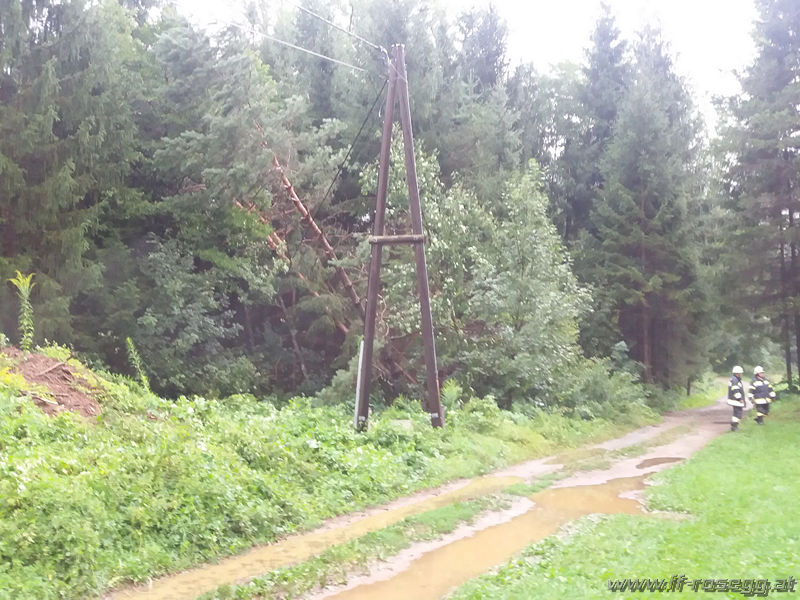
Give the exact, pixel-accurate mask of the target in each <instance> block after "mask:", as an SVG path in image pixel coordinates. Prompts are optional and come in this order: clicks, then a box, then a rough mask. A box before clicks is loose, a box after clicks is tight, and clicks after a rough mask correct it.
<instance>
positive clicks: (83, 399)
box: [0, 347, 100, 418]
mask: <svg viewBox="0 0 800 600" xmlns="http://www.w3.org/2000/svg"><path fill="white" fill-rule="evenodd" d="M0 353H2V354H4V355H5V356H7V357H8V358H10V359H11V362H12V363H13V366H12V367H11V372H12V373H19V374H20V375H22V376H23V377H24V378H25V381H27V382H28V383H29V384H33V385H36V386H41V387H42V388H43V389H44V390H46V391H47V392H49V397H47V396H46V395H45V394H36V393H35V392H33V393H31V397H32V398H33V401H34V402H35V403H36V406H38V407H39V408H41V409H42V411H43V412H45V413H46V414H48V415H55V414H58V413H60V412H64V411H70V412H75V413H78V414H81V415H83V416H84V417H88V418H92V417H95V416H97V415H99V414H100V404H99V403H98V402H97V400H95V398H94V397H93V396H94V393H95V391H96V390H95V389H94V388H93V387H92V385H91V384H90V383H89V382H88V381H86V379H85V378H84V377H82V376H81V375H79V374H78V373H76V372H75V371H74V370H73V369H72V368H71V367H70V366H69V365H67V364H66V363H64V362H61V361H60V360H56V359H54V358H50V357H49V356H44V355H43V354H35V353H24V352H22V351H20V350H19V349H17V348H14V347H8V348H3V349H2V350H0Z"/></svg>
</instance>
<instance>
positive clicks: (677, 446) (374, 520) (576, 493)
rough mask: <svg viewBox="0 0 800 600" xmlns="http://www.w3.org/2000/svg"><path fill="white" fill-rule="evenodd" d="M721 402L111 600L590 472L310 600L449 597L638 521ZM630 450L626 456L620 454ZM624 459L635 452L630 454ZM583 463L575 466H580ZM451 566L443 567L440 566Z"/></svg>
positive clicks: (698, 442) (248, 570)
mask: <svg viewBox="0 0 800 600" xmlns="http://www.w3.org/2000/svg"><path fill="white" fill-rule="evenodd" d="M729 412H730V409H729V407H728V406H727V405H726V404H725V403H724V401H722V400H721V401H719V402H717V403H715V404H714V405H712V406H710V407H706V408H701V409H694V410H686V411H680V412H676V413H671V414H668V415H665V417H664V419H663V421H662V422H661V423H659V424H658V425H653V426H648V427H644V428H642V429H638V430H636V431H633V432H631V433H629V434H627V435H625V436H622V437H620V438H617V439H614V440H610V441H607V442H604V443H602V444H597V445H594V446H589V447H588V448H584V449H582V451H580V452H582V453H583V455H581V454H580V452H576V453H567V454H565V455H560V456H556V457H552V456H551V457H545V458H541V459H537V460H532V461H528V462H525V463H521V464H518V465H514V466H512V467H508V468H505V469H501V470H499V471H495V472H493V473H490V474H488V475H485V476H482V477H478V478H475V479H471V480H461V481H456V482H452V483H450V484H447V485H444V486H441V487H439V488H435V489H431V490H425V491H423V492H420V493H418V494H414V495H411V496H407V497H405V498H402V499H399V500H396V501H394V502H391V503H389V504H387V505H384V506H382V507H379V508H374V509H370V510H367V511H362V512H360V513H354V514H350V515H346V516H343V517H339V518H336V519H332V520H330V521H328V522H326V524H325V525H323V526H322V527H320V528H319V529H317V530H315V531H312V532H310V533H307V534H302V535H296V536H292V537H290V538H287V539H285V540H283V541H281V542H278V543H275V544H272V545H269V546H262V547H257V548H253V549H252V550H250V551H249V552H246V553H245V554H242V555H239V556H235V557H231V558H228V559H225V560H222V561H220V562H219V563H217V564H213V565H207V566H204V567H199V568H196V569H192V570H190V571H185V572H183V573H179V574H177V575H173V576H169V577H164V578H162V579H158V580H155V581H153V582H151V584H150V585H148V586H143V587H137V588H129V589H126V590H120V591H117V592H115V593H112V594H110V595H108V596H106V597H105V598H106V599H107V600H193V599H194V598H196V597H197V596H199V595H201V594H202V593H205V592H208V591H211V590H214V589H216V588H217V587H218V586H220V585H223V584H232V583H241V582H244V581H247V580H248V579H252V578H253V577H256V576H259V575H263V574H265V573H267V572H269V571H272V570H275V569H278V568H281V567H285V566H289V565H292V564H296V563H299V562H303V561H305V560H308V559H309V558H311V557H313V556H315V555H317V554H319V553H321V552H322V551H324V550H325V549H327V548H329V547H331V546H334V545H337V544H341V543H344V542H347V541H349V540H352V539H355V538H357V537H360V536H362V535H365V534H366V533H369V532H372V531H376V530H378V529H382V528H384V527H387V526H389V525H391V524H393V523H396V522H398V521H400V520H402V519H404V518H406V517H409V516H411V515H415V514H419V513H422V512H426V511H429V510H432V509H434V508H438V507H441V506H447V505H449V504H452V503H454V502H458V501H463V500H467V499H471V498H476V497H480V496H485V495H488V494H493V493H499V492H502V491H503V490H505V489H506V488H507V487H508V486H510V485H512V484H514V483H519V482H525V481H532V480H535V479H537V478H539V477H542V476H544V475H548V474H550V473H554V472H556V471H561V470H564V469H565V468H569V467H570V466H571V468H572V469H574V468H575V466H574V460H575V458H576V457H577V458H578V459H580V458H581V456H583V457H584V462H585V463H586V464H587V465H589V464H591V461H594V462H595V463H599V464H595V466H594V467H593V468H591V467H587V469H586V470H577V471H576V472H574V473H572V474H571V475H569V476H567V477H566V478H563V479H561V480H559V481H557V482H555V483H554V484H553V485H551V486H550V488H549V489H547V490H545V491H543V492H539V493H537V494H534V495H533V496H531V497H530V498H529V499H527V498H519V499H517V500H515V501H514V502H512V503H511V505H510V507H509V508H507V509H505V510H503V511H498V512H493V513H489V514H486V515H483V516H482V517H480V518H479V519H477V520H476V521H475V522H474V523H472V524H470V525H464V526H462V527H459V528H458V529H456V530H455V531H454V532H452V533H451V534H449V535H447V536H445V537H443V538H441V539H439V540H435V541H432V542H424V543H417V544H413V545H412V546H411V547H409V548H407V549H406V550H404V551H402V552H401V553H399V554H398V555H396V556H394V557H392V558H390V559H389V560H388V561H385V562H382V563H379V564H376V565H371V566H370V567H371V568H370V569H369V575H366V576H358V577H353V578H351V580H350V581H349V582H348V584H347V585H346V586H340V587H336V588H326V589H323V590H318V591H317V592H315V593H314V594H312V595H310V596H308V600H322V599H323V598H336V599H337V600H357V599H361V598H363V599H373V600H377V599H380V600H391V599H393V598H397V599H398V600H399V599H400V598H403V599H407V598H414V599H415V600H436V599H438V598H441V597H442V596H443V595H445V594H446V593H447V592H448V591H449V590H451V589H453V588H454V587H457V586H459V585H461V584H463V583H464V582H466V581H467V580H468V579H471V578H472V577H475V576H477V575H479V574H481V573H483V572H485V571H487V570H489V569H491V568H493V567H495V566H497V565H498V564H501V563H502V562H505V561H506V560H508V559H509V558H510V557H512V556H513V555H514V554H516V553H517V552H519V551H520V550H522V549H523V548H524V547H525V546H527V545H529V544H531V543H533V542H535V541H537V540H539V539H541V538H543V537H546V536H547V535H551V534H552V533H555V532H556V531H557V530H558V529H559V528H560V527H562V526H563V525H565V524H567V523H569V522H571V521H573V520H574V519H576V518H578V517H580V516H582V515H586V514H592V513H617V512H625V513H642V512H643V509H642V507H641V505H640V504H639V502H637V500H636V499H635V497H636V493H637V492H639V491H641V490H643V489H644V485H645V479H646V477H647V476H648V475H650V474H652V473H655V472H657V471H660V470H662V469H664V468H668V467H669V466H671V465H672V464H674V463H676V462H677V461H680V460H683V459H685V458H688V457H689V456H691V455H692V454H694V453H695V452H697V451H698V450H700V449H701V448H702V447H703V446H705V445H706V444H707V443H708V442H709V441H710V440H712V439H713V438H714V437H716V436H717V435H720V434H721V433H724V432H725V431H727V430H728V422H729V418H730V417H729ZM626 448H627V449H629V450H630V452H628V453H626V452H625V450H624V449H626ZM628 454H635V456H629V455H628ZM578 464H580V463H578ZM443 565H447V568H442V566H443Z"/></svg>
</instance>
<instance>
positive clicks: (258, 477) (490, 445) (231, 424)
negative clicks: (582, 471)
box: [0, 350, 655, 600]
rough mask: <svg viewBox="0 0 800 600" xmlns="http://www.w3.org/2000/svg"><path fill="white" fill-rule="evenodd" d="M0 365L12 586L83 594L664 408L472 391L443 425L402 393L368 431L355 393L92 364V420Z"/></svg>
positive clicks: (6, 577) (7, 589)
mask: <svg viewBox="0 0 800 600" xmlns="http://www.w3.org/2000/svg"><path fill="white" fill-rule="evenodd" d="M51 352H55V351H54V350H51ZM64 357H66V355H64ZM69 364H70V365H71V367H73V368H76V369H78V368H79V365H77V364H76V363H75V361H74V360H73V359H70V360H69ZM2 374H3V375H2V377H0V598H3V599H4V600H5V599H12V598H13V599H14V600H17V599H27V598H31V599H33V598H36V599H37V600H48V599H51V598H53V599H55V598H59V599H65V598H86V597H87V596H90V595H92V594H98V593H100V592H102V591H104V590H106V589H108V588H110V587H113V586H116V585H120V584H122V583H124V582H126V581H134V582H139V581H143V580H146V579H148V578H150V577H153V576H155V575H158V574H161V573H165V572H168V571H174V570H177V569H181V568H185V567H188V566H190V565H193V564H197V563H199V562H202V561H207V560H211V559H214V558H217V557H220V556H224V555H229V554H232V553H235V552H237V551H240V550H243V549H245V548H247V547H250V546H252V545H254V544H257V543H265V542H270V541H273V540H275V539H277V538H279V537H281V536H285V535H287V534H289V533H292V532H295V531H298V530H303V529H307V528H310V527H312V526H314V525H316V524H318V523H320V522H321V521H322V520H323V519H325V518H327V517H330V516H333V515H337V514H342V513H345V512H349V511H352V510H354V509H357V508H359V507H365V506H368V505H374V504H377V503H381V502H384V501H387V500H389V499H392V498H396V497H398V496H401V495H404V494H406V493H408V492H412V491H414V490H418V489H420V488H423V487H427V486H432V485H435V484H438V483H441V482H443V481H446V480H450V479H453V478H457V477H466V476H472V475H476V474H478V473H482V472H486V471H488V470H490V469H492V468H495V467H498V466H501V465H505V464H508V463H511V462H514V461H519V460H522V459H525V458H531V457H535V456H542V455H546V454H549V453H553V452H555V451H558V450H560V449H565V448H570V447H575V446H577V445H579V444H581V443H585V442H589V441H594V440H599V439H601V438H608V437H611V436H613V435H614V434H615V433H617V432H619V431H620V430H621V429H622V428H624V427H630V426H633V425H640V424H643V423H644V422H652V420H653V419H654V418H655V417H654V415H653V413H652V412H649V411H647V410H645V409H642V408H641V407H636V406H634V407H631V410H630V411H629V412H628V413H625V412H620V413H618V418H617V420H615V421H613V422H612V421H608V420H604V419H595V420H593V421H586V420H580V419H569V418H566V417H564V416H561V415H557V414H548V413H544V412H537V413H535V414H530V415H522V414H519V413H513V412H507V411H501V410H500V409H498V408H497V406H496V404H495V403H494V402H493V401H492V400H491V399H480V398H462V399H461V400H459V401H458V402H454V404H456V405H454V406H453V407H452V408H451V410H450V411H449V413H448V423H447V427H445V428H443V429H433V428H431V427H430V423H429V420H428V415H427V414H426V413H424V412H423V411H422V410H421V409H420V408H419V405H418V403H416V402H409V401H405V402H403V401H401V402H398V403H396V404H395V405H394V406H393V407H391V408H389V409H386V410H384V411H380V412H376V413H375V414H374V415H373V416H372V419H371V423H370V429H369V430H368V431H367V432H366V433H364V434H356V433H355V432H354V431H353V429H352V412H351V409H350V408H349V407H343V406H327V407H314V406H312V401H311V400H310V399H308V398H295V399H293V400H292V401H291V402H289V403H288V405H286V406H285V407H283V408H280V409H278V408H276V407H275V406H273V404H271V403H270V402H269V401H259V400H256V399H255V398H253V397H252V396H247V395H237V396H232V397H229V398H226V399H224V400H212V399H207V398H202V397H192V398H186V397H180V398H178V399H177V400H175V401H172V400H164V399H161V398H159V397H157V396H155V395H153V394H152V393H147V392H146V391H145V390H143V389H142V387H141V386H140V385H138V384H136V383H133V382H131V381H130V380H128V379H125V378H122V377H118V376H110V375H109V376H104V377H99V376H96V375H94V374H92V373H87V374H86V376H87V377H89V378H90V379H91V383H92V385H93V386H94V387H96V388H99V389H100V390H101V392H100V398H99V399H100V402H101V406H102V413H101V414H100V415H99V416H98V417H97V418H96V420H93V421H89V420H85V419H83V418H80V417H78V416H76V415H73V414H70V413H60V414H59V415H57V416H55V417H49V416H46V415H44V414H43V413H42V412H41V411H40V410H39V409H38V408H36V407H35V406H34V405H33V404H32V402H31V401H30V399H29V398H28V397H27V396H28V394H30V393H31V386H30V385H29V384H28V383H27V382H25V380H24V379H23V378H21V377H20V376H17V375H14V374H13V373H11V371H10V370H9V368H8V367H6V368H5V369H3V370H2Z"/></svg>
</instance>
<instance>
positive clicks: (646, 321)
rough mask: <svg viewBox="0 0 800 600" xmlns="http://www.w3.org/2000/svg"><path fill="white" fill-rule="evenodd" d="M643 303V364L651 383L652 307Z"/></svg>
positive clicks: (646, 379) (645, 373)
mask: <svg viewBox="0 0 800 600" xmlns="http://www.w3.org/2000/svg"><path fill="white" fill-rule="evenodd" d="M644 302H645V301H643V303H642V333H641V339H642V364H643V365H644V381H645V382H647V383H650V382H651V381H652V380H653V340H652V337H651V335H650V325H651V323H652V319H651V318H650V309H649V308H648V307H647V304H645V303H644Z"/></svg>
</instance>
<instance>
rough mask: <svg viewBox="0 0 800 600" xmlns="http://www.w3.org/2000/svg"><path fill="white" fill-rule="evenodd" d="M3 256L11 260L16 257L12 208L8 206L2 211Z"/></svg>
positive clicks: (15, 234)
mask: <svg viewBox="0 0 800 600" xmlns="http://www.w3.org/2000/svg"><path fill="white" fill-rule="evenodd" d="M2 220H3V221H5V226H4V227H3V256H5V257H8V258H11V257H13V256H16V255H17V227H16V222H15V221H14V207H13V206H11V205H10V204H9V205H8V206H7V207H6V209H5V210H4V211H3V219H2Z"/></svg>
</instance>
